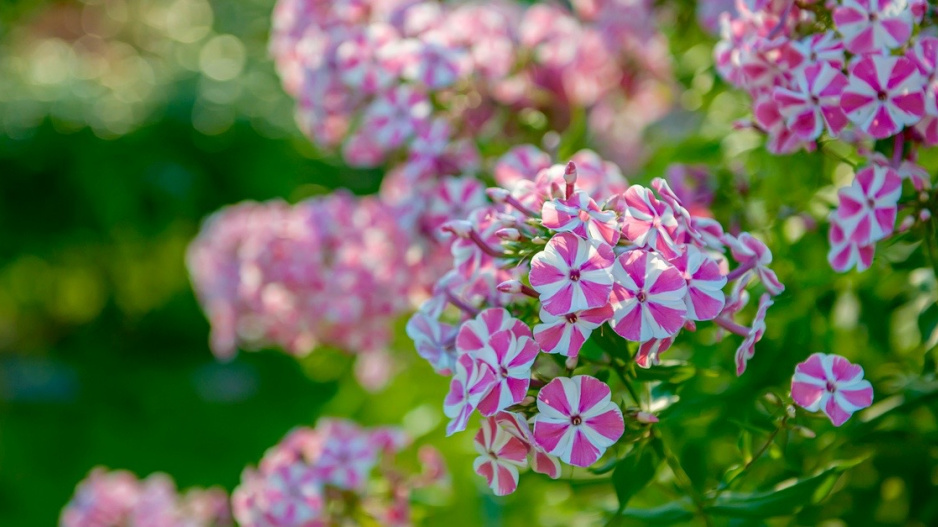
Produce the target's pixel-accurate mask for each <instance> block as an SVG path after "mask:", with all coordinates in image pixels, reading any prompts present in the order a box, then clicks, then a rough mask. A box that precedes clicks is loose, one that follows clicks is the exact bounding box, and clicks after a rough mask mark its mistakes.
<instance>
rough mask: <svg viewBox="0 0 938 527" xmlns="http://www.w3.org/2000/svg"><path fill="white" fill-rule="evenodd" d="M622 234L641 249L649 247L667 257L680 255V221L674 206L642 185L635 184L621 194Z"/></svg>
mask: <svg viewBox="0 0 938 527" xmlns="http://www.w3.org/2000/svg"><path fill="white" fill-rule="evenodd" d="M622 199H623V214H622V234H623V235H624V236H625V238H626V239H627V240H629V241H630V242H632V243H634V244H635V245H637V246H639V247H648V248H650V249H654V250H656V251H658V252H660V253H661V254H662V255H664V256H666V257H671V256H675V255H676V254H677V251H676V249H677V246H678V244H677V242H676V240H675V238H676V236H677V230H678V221H677V218H676V217H675V216H674V211H673V210H672V209H671V207H670V206H669V205H668V204H667V203H664V202H662V201H658V198H656V197H655V195H654V194H653V193H652V192H651V189H648V188H646V187H643V186H641V185H632V186H631V187H629V188H628V190H626V191H625V193H624V194H623V195H622Z"/></svg>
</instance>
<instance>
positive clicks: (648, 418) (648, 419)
mask: <svg viewBox="0 0 938 527" xmlns="http://www.w3.org/2000/svg"><path fill="white" fill-rule="evenodd" d="M635 420H636V421H638V422H639V423H645V424H651V423H657V422H658V416H656V415H655V414H651V413H648V412H638V413H636V414H635Z"/></svg>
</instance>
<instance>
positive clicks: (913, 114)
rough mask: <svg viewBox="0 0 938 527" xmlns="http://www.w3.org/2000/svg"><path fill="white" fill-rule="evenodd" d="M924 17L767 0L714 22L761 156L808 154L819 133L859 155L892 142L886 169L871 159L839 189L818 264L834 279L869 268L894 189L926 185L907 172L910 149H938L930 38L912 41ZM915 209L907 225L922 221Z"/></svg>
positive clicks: (913, 154)
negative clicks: (746, 96) (758, 136)
mask: <svg viewBox="0 0 938 527" xmlns="http://www.w3.org/2000/svg"><path fill="white" fill-rule="evenodd" d="M926 10H927V4H926V3H925V2H922V1H917V0H887V1H881V2H870V1H863V0H842V1H841V2H836V3H835V2H828V3H826V4H825V3H805V4H802V3H798V2H794V1H790V0H768V1H765V2H756V3H755V4H747V3H743V2H740V3H739V5H738V6H737V8H736V11H735V13H734V14H732V15H731V14H730V13H724V14H723V15H722V21H721V22H722V30H721V37H722V40H721V41H720V43H719V44H718V45H717V47H716V49H715V56H716V62H717V69H718V71H719V72H720V74H721V75H722V76H723V77H724V78H725V79H726V80H728V81H729V82H730V83H732V84H734V85H735V86H737V87H739V88H742V89H745V90H747V91H748V92H749V93H750V95H751V96H752V99H753V115H754V126H755V127H756V128H757V129H759V130H761V131H762V132H764V133H765V134H766V135H767V136H768V143H767V147H768V149H769V151H770V152H772V153H775V154H785V153H790V152H794V151H797V150H800V149H805V150H808V151H811V150H814V149H815V148H816V147H817V145H818V144H819V143H818V141H819V140H820V139H821V137H822V135H824V134H827V135H828V136H829V137H831V138H837V139H839V140H841V141H844V142H848V143H854V144H856V145H858V147H859V148H860V150H861V151H863V150H869V149H870V148H869V145H870V144H871V143H874V142H875V141H883V142H882V143H881V144H883V145H889V144H891V148H892V158H891V159H889V160H886V159H885V158H881V157H879V156H870V157H871V159H870V163H869V164H868V165H867V166H865V167H862V168H861V169H859V170H858V171H857V178H856V181H854V183H853V184H852V185H851V186H850V187H848V188H845V189H842V190H841V191H840V194H839V197H840V204H839V206H838V208H837V210H836V211H835V212H834V213H833V214H832V215H831V218H830V220H831V229H830V245H831V247H830V253H829V258H828V259H829V261H830V263H831V265H832V267H833V268H834V269H836V270H838V271H845V270H847V269H850V268H852V267H857V268H858V269H860V270H863V269H866V268H867V267H869V265H870V263H871V260H872V258H873V253H874V249H875V243H876V242H877V241H879V240H882V239H884V238H885V237H887V236H889V235H890V234H892V233H893V232H894V231H895V230H896V212H897V204H898V201H899V198H900V194H901V186H902V180H903V179H906V180H909V181H910V182H912V184H913V185H914V186H915V188H916V190H918V191H922V190H925V189H926V188H927V187H929V186H930V185H929V177H928V175H927V172H925V171H924V169H922V168H921V167H919V166H918V165H916V164H915V163H916V158H917V149H918V148H919V147H920V146H935V145H938V105H936V100H938V92H936V87H938V83H936V82H935V75H936V64H938V38H935V37H932V36H927V34H926V33H922V32H920V31H919V29H920V28H921V27H922V26H923V24H926V23H929V22H930V21H928V20H926V19H925V13H926ZM886 140H889V141H886ZM926 200H927V197H926ZM923 210H925V213H926V214H925V217H921V216H919V217H913V218H912V219H911V220H910V221H911V222H915V221H928V219H929V218H930V215H929V214H928V211H927V209H923ZM909 226H910V225H905V226H901V227H903V228H908V227H909Z"/></svg>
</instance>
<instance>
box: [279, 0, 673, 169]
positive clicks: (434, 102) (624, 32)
mask: <svg viewBox="0 0 938 527" xmlns="http://www.w3.org/2000/svg"><path fill="white" fill-rule="evenodd" d="M573 4H574V5H573V10H568V9H566V8H564V7H562V6H561V5H559V4H549V5H534V6H529V7H526V6H524V5H523V4H521V3H519V2H514V1H510V0H505V1H499V2H486V3H481V2H479V3H477V2H463V3H447V2H439V1H436V0H418V1H412V0H391V1H380V2H379V1H375V0H362V1H355V2H324V1H301V0H280V1H279V2H278V3H277V6H276V8H275V10H274V14H273V30H272V38H271V44H270V49H271V54H272V55H273V57H274V60H275V62H276V65H277V69H278V71H279V73H280V76H281V79H282V81H283V85H284V88H285V89H286V91H287V92H288V93H289V94H290V95H292V96H293V97H294V98H296V99H297V102H298V111H297V113H298V115H297V120H298V122H299V124H300V127H301V128H302V129H303V130H304V131H305V132H306V133H307V135H309V137H311V138H312V139H313V140H314V142H315V143H316V144H317V145H320V146H322V147H325V148H337V147H341V150H342V154H343V157H344V158H345V160H346V162H348V163H350V164H354V165H363V166H373V165H377V164H381V163H383V162H385V161H388V160H390V159H392V158H395V157H398V158H406V159H407V161H406V165H408V167H409V171H414V172H421V173H425V172H440V171H442V173H439V174H437V175H446V174H448V173H452V172H460V171H463V170H467V169H473V168H475V167H476V163H477V156H478V155H477V152H476V144H478V143H485V142H486V141H487V140H489V139H492V138H496V139H498V140H504V139H509V138H514V139H516V140H517V139H519V138H523V137H525V135H524V134H525V133H526V132H525V131H524V130H522V129H512V128H506V127H505V126H504V125H505V124H506V121H507V120H508V119H509V117H510V116H513V115H518V114H519V113H520V114H522V115H530V116H531V118H530V119H529V121H530V123H529V124H530V126H531V127H532V128H537V129H539V130H541V131H544V130H549V129H564V128H565V127H566V125H567V123H569V122H571V120H572V119H574V118H575V115H574V114H576V113H577V112H581V111H585V110H586V109H591V111H590V112H589V115H588V116H587V120H588V122H589V123H590V125H591V126H592V127H593V129H594V130H595V131H596V132H597V133H599V134H601V135H604V136H605V137H607V138H608V140H609V141H610V142H612V141H618V142H619V143H624V142H625V141H626V140H627V141H628V142H629V143H631V144H632V145H633V146H632V148H633V149H636V148H637V147H638V145H639V141H638V139H639V136H638V134H637V133H636V132H637V131H638V130H640V129H641V128H643V127H644V125H646V124H648V123H649V122H651V121H652V120H654V119H656V118H657V117H658V116H660V115H661V114H663V112H664V111H665V110H666V108H665V106H666V105H665V104H664V101H663V100H661V101H660V102H658V100H659V99H661V97H660V95H659V94H660V92H661V91H662V90H664V91H667V90H666V86H667V79H668V78H670V71H669V70H668V66H667V64H668V61H667V59H666V55H667V43H666V40H665V39H664V37H663V35H661V34H660V33H659V32H658V30H657V25H656V23H655V20H654V18H653V16H652V10H651V3H650V2H645V1H641V2H621V1H615V0H599V1H590V2H573ZM613 110H615V111H613ZM622 110H628V111H622ZM510 127H516V124H514V123H513V124H511V125H510ZM506 136H507V137H506ZM618 146H620V147H621V145H618ZM622 153H623V154H627V153H628V152H622Z"/></svg>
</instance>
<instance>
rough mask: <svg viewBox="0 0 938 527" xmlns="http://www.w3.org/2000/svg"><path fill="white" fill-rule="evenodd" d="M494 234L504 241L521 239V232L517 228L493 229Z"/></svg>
mask: <svg viewBox="0 0 938 527" xmlns="http://www.w3.org/2000/svg"><path fill="white" fill-rule="evenodd" d="M495 236H498V237H499V238H501V239H503V240H505V241H509V242H516V241H518V240H520V239H521V232H519V231H518V229H515V228H513V227H510V228H506V229H498V230H497V231H495Z"/></svg>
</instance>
